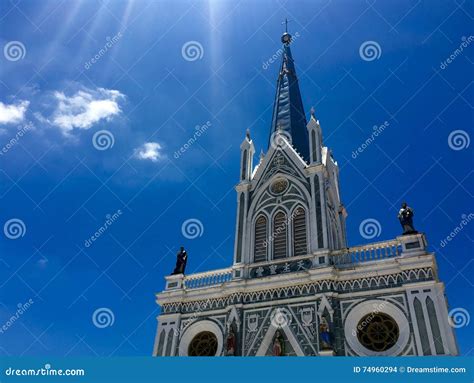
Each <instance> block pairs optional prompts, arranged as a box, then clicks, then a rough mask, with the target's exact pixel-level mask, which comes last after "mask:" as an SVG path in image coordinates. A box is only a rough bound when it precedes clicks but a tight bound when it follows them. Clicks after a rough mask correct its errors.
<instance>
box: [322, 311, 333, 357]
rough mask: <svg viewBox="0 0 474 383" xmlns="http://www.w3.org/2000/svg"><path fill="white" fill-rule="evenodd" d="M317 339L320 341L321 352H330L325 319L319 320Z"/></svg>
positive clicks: (329, 337) (327, 326) (328, 334)
mask: <svg viewBox="0 0 474 383" xmlns="http://www.w3.org/2000/svg"><path fill="white" fill-rule="evenodd" d="M319 338H320V339H321V345H322V349H323V350H332V346H331V334H330V333H329V325H328V322H327V320H326V318H325V317H322V318H321V323H320V324H319Z"/></svg>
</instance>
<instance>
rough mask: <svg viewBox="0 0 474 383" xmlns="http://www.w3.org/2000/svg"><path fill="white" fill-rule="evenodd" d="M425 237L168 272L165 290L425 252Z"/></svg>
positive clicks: (409, 237) (344, 265)
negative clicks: (190, 271) (197, 270)
mask: <svg viewBox="0 0 474 383" xmlns="http://www.w3.org/2000/svg"><path fill="white" fill-rule="evenodd" d="M426 246H427V243H426V239H425V236H424V235H423V234H421V233H420V234H415V235H408V236H399V237H397V238H396V239H392V240H389V241H382V242H374V243H370V244H367V245H362V246H354V247H349V248H347V249H342V250H336V251H326V253H325V254H323V255H321V254H319V253H318V254H315V255H306V256H301V257H294V258H284V259H281V260H278V261H269V262H259V263H258V264H250V265H245V266H241V267H240V268H239V267H235V266H234V268H232V267H228V268H226V269H219V270H212V271H207V272H203V273H196V274H190V275H182V274H179V275H169V276H167V277H165V278H166V290H177V289H185V290H186V289H188V290H190V289H199V288H206V287H211V286H219V285H222V284H223V283H226V282H230V281H232V280H239V279H242V278H244V279H246V278H260V277H267V276H273V275H278V274H287V273H290V272H293V271H304V270H309V269H313V268H319V267H327V266H335V267H351V266H355V265H358V264H362V263H364V262H370V261H380V260H383V259H389V258H394V257H397V256H404V257H407V256H418V255H421V254H426Z"/></svg>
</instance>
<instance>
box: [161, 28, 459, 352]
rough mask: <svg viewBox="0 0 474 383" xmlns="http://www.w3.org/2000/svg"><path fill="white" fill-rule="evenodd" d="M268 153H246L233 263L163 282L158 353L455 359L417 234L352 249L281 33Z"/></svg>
mask: <svg viewBox="0 0 474 383" xmlns="http://www.w3.org/2000/svg"><path fill="white" fill-rule="evenodd" d="M282 43H283V48H282V50H283V54H282V64H281V68H280V72H279V76H278V82H277V90H276V97H275V104H274V108H273V118H272V126H271V131H270V139H269V145H268V151H267V153H266V154H265V155H263V153H262V154H261V156H260V159H259V162H258V164H256V165H254V163H253V160H254V154H255V149H254V143H253V141H252V139H251V137H250V134H249V132H247V134H246V137H245V139H244V140H243V142H242V144H241V146H240V149H241V165H240V177H239V178H240V181H239V183H238V184H237V186H236V191H237V216H236V233H235V246H234V257H233V264H232V266H231V267H229V268H226V269H222V270H213V271H209V272H203V273H197V274H190V275H185V274H177V275H170V276H167V277H165V278H166V287H165V290H164V291H162V292H160V293H158V294H157V296H156V297H157V303H158V304H159V305H160V307H161V313H160V315H159V316H158V328H157V333H156V339H155V344H154V349H153V355H155V356H214V355H215V356H265V355H276V356H293V355H294V356H377V355H380V356H404V355H457V354H458V348H457V344H456V339H455V334H454V331H453V328H452V327H451V326H450V325H449V318H448V306H447V300H446V297H445V293H444V284H443V283H442V282H441V281H440V280H439V279H438V272H437V264H436V259H435V255H434V254H433V253H432V252H429V251H428V250H427V242H426V239H425V236H424V234H419V233H416V234H408V235H401V236H398V237H396V238H395V239H392V240H388V241H383V242H376V243H371V244H368V245H363V246H355V247H348V246H347V239H346V230H345V219H346V215H347V214H346V211H345V208H344V205H343V203H342V202H341V194H340V189H339V168H338V165H337V162H336V161H335V159H334V158H333V157H332V154H331V151H330V149H328V148H327V147H325V146H324V144H323V135H322V130H321V126H320V124H319V121H318V120H317V119H316V117H315V114H314V111H313V110H312V111H311V115H310V118H309V121H307V119H306V116H305V113H304V109H303V105H302V100H301V95H300V91H299V85H298V79H297V77H296V71H295V66H294V62H293V58H292V55H291V50H290V43H291V36H290V35H289V34H288V33H285V34H283V36H282Z"/></svg>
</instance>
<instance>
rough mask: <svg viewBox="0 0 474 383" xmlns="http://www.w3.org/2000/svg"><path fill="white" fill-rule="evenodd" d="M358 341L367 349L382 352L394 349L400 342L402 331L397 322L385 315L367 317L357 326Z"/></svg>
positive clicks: (369, 315) (368, 315)
mask: <svg viewBox="0 0 474 383" xmlns="http://www.w3.org/2000/svg"><path fill="white" fill-rule="evenodd" d="M357 329H358V332H357V339H358V340H359V342H360V343H361V344H362V345H363V346H364V347H366V348H368V349H369V350H371V351H375V352H382V351H386V350H388V349H390V348H392V347H393V346H394V345H395V344H396V343H397V341H398V338H399V336H400V331H399V329H398V325H397V322H395V320H394V319H393V318H392V317H391V316H389V315H387V314H384V313H376V314H373V313H370V314H367V315H365V316H364V317H363V318H362V319H361V320H360V321H359V324H358V326H357Z"/></svg>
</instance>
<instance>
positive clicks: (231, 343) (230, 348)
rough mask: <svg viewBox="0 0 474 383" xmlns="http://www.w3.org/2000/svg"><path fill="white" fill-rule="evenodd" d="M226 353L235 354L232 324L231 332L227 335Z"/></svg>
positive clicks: (228, 354)
mask: <svg viewBox="0 0 474 383" xmlns="http://www.w3.org/2000/svg"><path fill="white" fill-rule="evenodd" d="M226 355H227V356H235V334H234V330H233V328H232V326H230V328H229V334H228V335H227V341H226Z"/></svg>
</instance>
